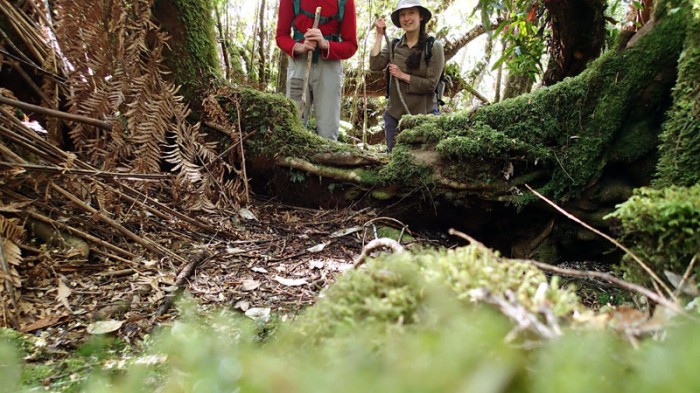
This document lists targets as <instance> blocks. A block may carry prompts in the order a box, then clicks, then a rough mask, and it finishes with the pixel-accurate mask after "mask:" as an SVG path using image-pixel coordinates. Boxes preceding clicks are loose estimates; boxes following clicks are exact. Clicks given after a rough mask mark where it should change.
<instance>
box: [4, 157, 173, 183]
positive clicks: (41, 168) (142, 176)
mask: <svg viewBox="0 0 700 393" xmlns="http://www.w3.org/2000/svg"><path fill="white" fill-rule="evenodd" d="M1 167H5V168H22V169H26V170H29V171H37V172H48V173H61V174H72V175H85V176H90V177H109V178H114V177H123V178H127V179H133V180H164V179H168V178H170V175H164V174H159V173H123V172H107V171H99V170H90V169H77V168H63V167H56V166H46V165H36V164H24V163H16V162H4V161H0V168H1Z"/></svg>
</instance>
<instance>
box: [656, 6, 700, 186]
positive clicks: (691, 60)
mask: <svg viewBox="0 0 700 393" xmlns="http://www.w3.org/2000/svg"><path fill="white" fill-rule="evenodd" d="M683 12H685V11H683ZM691 13H692V15H693V16H692V18H691V22H690V24H689V28H688V35H687V38H686V41H685V46H684V50H683V53H682V54H681V57H680V63H679V65H678V69H679V70H678V80H677V82H676V86H675V87H674V89H673V106H672V107H671V109H670V110H669V111H668V114H667V115H668V120H667V121H666V122H665V123H664V130H663V133H662V134H661V141H662V143H661V147H660V152H661V157H660V159H659V163H658V167H657V174H656V181H655V182H654V184H655V185H656V186H659V187H663V186H668V185H671V184H675V185H680V186H692V185H693V184H696V183H698V182H700V169H699V168H700V83H699V82H700V4H698V2H697V1H696V2H694V3H693V6H692V10H691Z"/></svg>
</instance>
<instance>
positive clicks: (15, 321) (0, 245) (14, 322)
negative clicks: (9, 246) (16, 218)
mask: <svg viewBox="0 0 700 393" xmlns="http://www.w3.org/2000/svg"><path fill="white" fill-rule="evenodd" d="M5 241H7V240H5V239H4V238H3V237H2V236H0V267H1V268H2V273H3V274H2V275H1V276H0V279H2V281H3V284H4V285H5V290H6V291H7V296H9V298H10V303H12V314H9V318H8V320H9V322H10V326H12V328H14V329H19V314H18V313H19V309H18V308H17V295H16V294H15V287H14V285H12V273H11V272H10V266H9V264H8V263H7V259H5V252H4V251H3V250H4V246H5ZM3 309H5V310H6V307H3Z"/></svg>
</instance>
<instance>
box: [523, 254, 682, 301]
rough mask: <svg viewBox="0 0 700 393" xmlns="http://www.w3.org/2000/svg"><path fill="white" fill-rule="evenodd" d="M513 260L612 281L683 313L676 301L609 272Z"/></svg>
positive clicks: (543, 268)
mask: <svg viewBox="0 0 700 393" xmlns="http://www.w3.org/2000/svg"><path fill="white" fill-rule="evenodd" d="M515 261H519V262H527V263H531V264H533V265H535V266H537V267H538V268H540V269H542V270H546V271H549V272H552V273H557V274H562V275H566V276H572V277H584V278H598V279H601V280H604V281H607V282H609V283H612V284H614V285H616V286H618V287H620V288H622V289H626V290H628V291H632V292H636V293H638V294H640V295H642V296H645V297H647V298H649V300H651V301H653V302H655V303H657V304H661V305H662V306H665V307H667V308H668V309H670V310H673V311H676V312H678V313H683V310H682V309H681V307H680V306H679V305H678V304H677V303H675V302H673V301H670V300H668V299H666V298H665V297H663V296H659V295H658V294H656V293H655V292H653V291H651V290H649V289H648V288H644V287H643V286H641V285H637V284H634V283H631V282H628V281H625V280H622V279H619V278H617V277H615V276H613V275H611V274H608V273H603V272H596V271H590V270H574V269H566V268H561V267H557V266H552V265H550V264H547V263H543V262H537V261H531V260H526V259H515Z"/></svg>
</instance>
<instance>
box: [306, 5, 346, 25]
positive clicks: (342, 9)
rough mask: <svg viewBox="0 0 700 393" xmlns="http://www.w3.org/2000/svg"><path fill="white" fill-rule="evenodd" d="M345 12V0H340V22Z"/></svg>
mask: <svg viewBox="0 0 700 393" xmlns="http://www.w3.org/2000/svg"><path fill="white" fill-rule="evenodd" d="M299 1H301V0H299ZM344 14H345V0H338V22H342V21H343V15H344Z"/></svg>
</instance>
